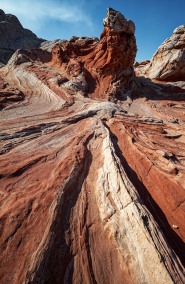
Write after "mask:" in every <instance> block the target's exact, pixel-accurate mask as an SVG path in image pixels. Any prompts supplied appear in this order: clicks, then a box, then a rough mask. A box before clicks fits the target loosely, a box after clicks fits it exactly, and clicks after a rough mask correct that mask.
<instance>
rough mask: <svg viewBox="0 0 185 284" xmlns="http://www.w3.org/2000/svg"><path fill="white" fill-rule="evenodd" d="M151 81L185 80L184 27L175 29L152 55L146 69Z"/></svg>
mask: <svg viewBox="0 0 185 284" xmlns="http://www.w3.org/2000/svg"><path fill="white" fill-rule="evenodd" d="M148 75H149V76H150V78H152V79H158V80H163V81H184V80H185V25H182V26H179V27H177V28H176V29H175V30H174V32H173V33H172V36H171V37H170V38H168V39H167V40H165V41H164V42H163V43H162V45H161V46H160V47H159V48H158V50H157V51H156V53H155V54H154V56H153V58H152V60H151V63H150V65H149V69H148Z"/></svg>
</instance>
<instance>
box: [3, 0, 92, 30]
mask: <svg viewBox="0 0 185 284" xmlns="http://www.w3.org/2000/svg"><path fill="white" fill-rule="evenodd" d="M76 3H77V4H73V5H72V4H71V5H70V4H68V3H67V1H63V2H62V3H61V4H60V3H57V2H56V1H52V0H46V1H40V2H38V0H32V1H30V3H28V1H25V0H16V1H14V0H4V1H3V3H1V4H0V9H2V10H4V11H5V13H9V14H13V15H16V16H17V17H18V18H19V20H20V21H21V23H22V24H23V25H24V26H25V27H28V28H30V29H31V28H32V29H33V30H34V31H35V32H38V31H39V29H40V27H41V26H43V24H44V22H45V21H46V20H58V21H61V22H65V23H71V24H77V23H78V24H85V25H86V26H88V27H89V28H92V26H93V25H92V21H91V18H90V17H89V16H88V15H87V14H86V13H84V12H83V9H82V7H81V5H80V1H76Z"/></svg>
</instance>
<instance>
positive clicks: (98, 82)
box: [0, 9, 185, 284]
mask: <svg viewBox="0 0 185 284" xmlns="http://www.w3.org/2000/svg"><path fill="white" fill-rule="evenodd" d="M107 17H108V18H106V20H105V22H104V25H105V28H104V32H103V34H102V36H101V38H100V41H99V40H97V39H89V38H72V39H71V40H70V41H68V42H67V41H65V42H63V43H61V42H60V43H58V44H56V45H55V46H54V47H53V49H52V58H51V54H50V53H49V50H48V48H49V45H48V47H46V48H45V49H46V50H42V49H34V50H32V51H25V50H19V51H17V52H16V53H15V54H14V55H13V57H12V58H11V60H10V61H9V63H8V64H7V65H6V66H5V67H3V68H1V70H0V98H1V100H0V110H1V111H0V183H1V187H0V206H1V207H0V208H1V211H0V226H1V227H0V283H2V284H7V283H11V284H17V283H35V284H36V283H52V284H53V283H54V284H55V283H115V284H118V283H120V284H121V283H133V284H135V283H151V284H161V283H165V284H166V283H171V284H172V283H176V284H179V283H181V284H183V283H184V266H183V265H184V263H185V259H184V249H185V247H184V240H185V226H184V218H185V183H184V180H185V112H184V108H185V105H184V99H183V96H184V94H185V82H179V83H171V84H165V83H163V84H160V83H154V82H152V81H151V80H149V79H147V78H144V77H140V78H135V79H134V80H133V79H132V76H130V75H131V74H132V68H133V67H132V65H131V61H132V60H134V57H133V56H131V54H132V55H133V54H135V48H136V45H135V38H134V35H133V32H134V25H133V23H132V22H130V21H127V20H125V18H124V17H123V16H121V15H120V13H117V12H116V11H113V10H112V9H111V10H110V9H109V10H108V15H107ZM109 18H110V19H111V22H110V21H109ZM115 19H116V20H115ZM120 26H121V31H120ZM122 32H123V34H120V33H122ZM113 39H114V43H116V45H113V46H112V44H113ZM128 39H129V40H128ZM109 41H110V43H111V44H110V45H109V44H108V43H109ZM104 43H105V45H106V44H107V45H106V48H105V50H104V51H103V52H102V45H103V44H104ZM128 47H131V50H130V51H128V50H127V48H128ZM98 50H99V52H100V53H98V52H97V51H98ZM121 51H122V55H123V56H124V60H123V61H122V57H121ZM114 54H115V57H114V56H113V55H114ZM125 54H127V56H126V57H125ZM95 56H97V58H96V57H95ZM131 57H132V60H131ZM95 58H96V60H95ZM114 58H116V59H118V58H120V59H119V63H120V62H121V63H120V64H121V65H118V62H117V61H116V62H115V61H114ZM126 58H127V59H128V61H127V62H126V61H125V59H126ZM91 64H92V66H91ZM127 68H131V73H129V76H126V75H124V76H123V73H124V72H125V70H127ZM118 70H120V72H123V73H122V75H121V78H120V80H121V83H120V84H121V85H119V88H118V86H117V87H116V88H117V89H116V90H117V91H118V94H117V93H115V92H114V91H113V85H111V84H110V82H112V81H111V80H112V78H115V80H118V77H117V76H118V74H119V73H118ZM129 70H130V69H129ZM124 74H126V73H124ZM127 75H128V74H127ZM107 76H108V77H107ZM110 78H111V79H110ZM132 80H133V82H132ZM103 82H104V84H103ZM108 82H109V84H108ZM116 82H117V81H116ZM131 82H132V84H131ZM106 84H107V85H106ZM130 84H131V85H132V91H133V94H134V95H133V98H132V99H133V100H131V98H130V100H127V101H123V100H121V98H122V97H121V95H120V90H123V93H124V92H125V91H126V89H127V88H128V89H129V90H130V87H131V86H130ZM105 90H106V91H105ZM111 96H112V98H113V101H115V97H116V98H117V101H116V102H110V101H107V99H109V100H111V99H112V98H111ZM134 96H135V97H134ZM98 98H99V99H98Z"/></svg>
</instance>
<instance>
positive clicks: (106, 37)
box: [51, 8, 136, 100]
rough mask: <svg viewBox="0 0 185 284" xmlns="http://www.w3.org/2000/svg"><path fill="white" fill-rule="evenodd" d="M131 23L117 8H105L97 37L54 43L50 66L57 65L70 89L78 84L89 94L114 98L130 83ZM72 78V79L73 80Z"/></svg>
mask: <svg viewBox="0 0 185 284" xmlns="http://www.w3.org/2000/svg"><path fill="white" fill-rule="evenodd" d="M134 31H135V26H134V23H133V22H132V21H130V20H126V19H125V17H124V16H123V15H121V14H120V13H119V12H117V11H115V10H113V9H110V8H109V9H108V11H107V16H106V18H105V20H104V30H103V33H102V34H101V37H100V41H99V40H98V39H96V38H95V39H92V38H76V37H73V38H72V39H71V40H70V41H64V42H63V43H61V44H56V45H55V46H54V47H53V49H52V61H51V66H58V67H59V68H60V69H61V70H63V72H65V73H64V74H66V77H67V78H68V79H71V78H72V81H70V82H68V84H66V85H65V87H66V88H68V89H73V87H74V85H75V82H76V83H77V84H78V85H79V83H78V82H79V81H80V82H81V84H82V91H83V92H86V91H88V95H89V96H90V97H92V98H102V99H106V100H107V99H108V100H114V99H116V98H119V97H121V96H124V95H125V93H128V92H129V91H130V89H131V86H132V79H133V62H134V59H135V55H136V41H135V37H134ZM74 81H75V82H74Z"/></svg>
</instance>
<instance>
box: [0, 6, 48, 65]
mask: <svg viewBox="0 0 185 284" xmlns="http://www.w3.org/2000/svg"><path fill="white" fill-rule="evenodd" d="M41 42H43V40H42V39H39V38H37V36H36V35H35V34H34V33H32V32H31V31H30V30H28V29H24V28H23V26H22V25H21V23H20V22H19V20H18V19H17V17H16V16H14V15H11V14H5V13H4V11H3V10H1V9H0V61H1V62H2V63H7V61H8V60H9V59H10V57H11V56H12V54H13V53H14V52H15V51H16V50H17V49H19V48H24V49H31V48H36V47H39V46H40V44H41Z"/></svg>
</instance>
